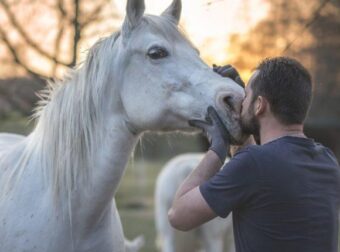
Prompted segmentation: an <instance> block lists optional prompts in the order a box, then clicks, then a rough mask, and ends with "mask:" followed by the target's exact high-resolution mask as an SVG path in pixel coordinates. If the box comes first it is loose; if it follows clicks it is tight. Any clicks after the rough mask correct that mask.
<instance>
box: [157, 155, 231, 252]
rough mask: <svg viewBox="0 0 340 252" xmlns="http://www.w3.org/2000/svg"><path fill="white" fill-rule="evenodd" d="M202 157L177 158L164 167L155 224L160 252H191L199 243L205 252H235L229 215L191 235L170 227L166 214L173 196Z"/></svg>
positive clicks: (160, 175)
mask: <svg viewBox="0 0 340 252" xmlns="http://www.w3.org/2000/svg"><path fill="white" fill-rule="evenodd" d="M203 156H204V154H201V153H190V154H182V155H179V156H176V157H174V158H172V159H171V160H169V161H168V162H167V163H166V165H165V166H164V168H163V169H162V171H161V173H160V174H159V176H158V177H157V181H156V190H155V207H156V211H155V220H156V229H157V234H158V243H159V246H160V247H161V251H162V252H185V251H194V250H193V249H194V248H195V247H196V246H195V245H197V243H201V246H202V248H203V249H204V252H223V251H226V252H232V251H235V248H234V242H233V237H232V218H231V215H229V216H228V217H227V218H226V219H223V218H220V217H217V218H215V219H213V220H211V221H209V222H207V223H205V224H203V225H202V226H201V227H199V228H197V229H195V230H193V231H190V232H180V231H177V230H175V229H174V228H172V227H171V225H170V224H169V221H168V211H169V209H170V207H171V204H172V201H173V198H174V196H175V193H176V191H177V189H178V187H179V186H180V184H181V183H182V182H183V181H184V179H185V178H186V177H187V176H188V175H189V174H190V173H191V172H192V170H193V169H194V168H195V167H197V165H198V164H199V162H200V161H201V159H202V158H203ZM199 241H200V242H199ZM226 241H227V242H226ZM191 243H192V244H191ZM226 243H229V244H228V245H227V246H228V247H227V248H226V247H224V245H225V244H226Z"/></svg>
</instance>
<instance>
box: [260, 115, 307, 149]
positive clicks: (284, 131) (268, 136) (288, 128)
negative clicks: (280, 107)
mask: <svg viewBox="0 0 340 252" xmlns="http://www.w3.org/2000/svg"><path fill="white" fill-rule="evenodd" d="M260 125H261V126H260V139H261V144H265V143H268V142H271V141H273V140H275V139H278V138H280V137H284V136H294V137H303V138H305V137H306V136H305V134H304V133H303V125H302V124H291V125H284V124H282V123H280V122H279V121H277V120H276V119H275V118H268V119H265V120H262V121H261V122H260Z"/></svg>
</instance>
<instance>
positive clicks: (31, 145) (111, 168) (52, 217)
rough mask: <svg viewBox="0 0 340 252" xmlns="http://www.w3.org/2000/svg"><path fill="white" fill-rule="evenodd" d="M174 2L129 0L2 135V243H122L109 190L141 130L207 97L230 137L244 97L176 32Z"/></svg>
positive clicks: (102, 249)
mask: <svg viewBox="0 0 340 252" xmlns="http://www.w3.org/2000/svg"><path fill="white" fill-rule="evenodd" d="M180 11H181V2H180V0H174V1H173V2H172V4H171V5H170V6H169V7H168V8H167V9H166V10H165V12H164V13H163V14H162V15H161V16H151V15H147V16H144V1H142V0H128V2H127V15H126V18H125V20H124V23H123V27H122V29H121V31H120V32H118V33H115V34H113V35H112V36H110V37H108V38H105V39H102V40H101V41H100V42H98V43H97V44H96V45H95V46H93V47H92V48H91V50H90V51H89V55H88V57H87V59H86V61H85V62H84V64H83V65H82V66H81V67H80V68H79V69H77V70H75V71H74V72H73V73H71V74H70V75H69V76H68V77H67V78H66V79H65V80H64V81H63V82H61V83H54V84H53V85H52V86H53V87H52V88H51V89H50V90H49V91H48V92H45V94H43V97H44V100H43V101H42V103H41V104H40V107H39V109H38V110H37V125H36V127H35V129H34V130H33V132H32V133H31V134H30V135H29V136H27V137H22V136H14V135H2V136H0V139H1V141H0V146H1V147H0V148H1V149H0V188H1V191H0V251H1V252H18V251H34V252H46V251H49V252H60V251H65V252H69V251H79V252H86V251H99V252H112V251H115V252H116V251H119V252H120V251H125V247H124V235H123V231H122V225H121V222H120V219H119V215H118V212H117V208H116V206H115V203H114V196H115V193H116V191H117V187H118V185H119V182H120V180H121V177H122V175H123V173H124V169H125V166H126V164H127V161H128V159H129V156H130V155H131V152H132V151H133V149H134V147H135V145H136V143H137V141H138V139H139V137H140V136H141V135H142V134H143V132H145V131H148V130H157V131H170V130H186V131H189V130H193V129H192V128H190V126H189V125H188V120H190V119H204V118H205V115H206V111H207V108H208V106H213V107H215V109H216V110H217V111H218V112H219V114H220V115H221V117H222V118H223V121H224V123H226V124H227V125H228V128H229V131H230V132H231V134H232V135H233V137H234V139H241V137H242V134H241V131H240V127H239V123H238V121H237V120H236V119H237V115H238V113H239V110H240V106H241V101H242V99H243V96H244V91H243V89H242V88H241V87H240V86H238V85H237V84H236V83H235V82H233V81H232V80H231V79H226V78H222V77H220V76H219V75H218V74H216V73H214V72H213V71H212V70H211V69H210V67H209V66H207V65H206V64H205V63H203V61H202V60H201V59H200V58H199V55H198V51H197V50H196V49H195V48H193V46H192V45H191V44H190V43H189V42H188V40H187V39H185V37H184V36H183V35H182V34H181V33H180V32H179V30H178V28H177V23H178V20H179V17H180Z"/></svg>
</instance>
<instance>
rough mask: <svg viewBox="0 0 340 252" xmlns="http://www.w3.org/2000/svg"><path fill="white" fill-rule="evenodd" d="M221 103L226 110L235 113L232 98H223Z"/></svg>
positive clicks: (229, 96)
mask: <svg viewBox="0 0 340 252" xmlns="http://www.w3.org/2000/svg"><path fill="white" fill-rule="evenodd" d="M223 103H224V105H225V106H226V107H227V108H228V109H230V110H231V111H235V107H234V97H233V96H231V95H228V96H226V97H224V98H223Z"/></svg>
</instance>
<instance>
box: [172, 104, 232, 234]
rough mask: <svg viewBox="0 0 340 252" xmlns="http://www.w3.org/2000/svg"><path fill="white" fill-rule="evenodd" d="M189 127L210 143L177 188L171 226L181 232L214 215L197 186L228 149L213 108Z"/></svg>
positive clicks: (225, 134) (218, 165) (225, 132)
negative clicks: (195, 128) (201, 158)
mask: <svg viewBox="0 0 340 252" xmlns="http://www.w3.org/2000/svg"><path fill="white" fill-rule="evenodd" d="M189 123H190V125H192V126H194V127H198V128H201V129H203V131H204V133H205V134H206V135H207V137H208V139H209V141H210V148H209V151H208V152H207V154H206V155H205V156H204V158H203V160H202V161H201V162H200V163H199V165H198V167H196V169H194V170H193V172H192V173H191V174H190V175H189V176H188V177H187V178H186V179H185V180H184V182H183V183H182V185H181V186H180V188H179V189H178V191H177V193H176V195H175V199H174V201H173V205H172V208H171V209H170V211H169V221H170V223H171V225H172V226H173V227H175V228H177V229H180V230H182V231H185V230H190V229H193V228H195V227H197V226H199V225H201V224H203V223H205V222H207V221H209V220H211V219H212V218H214V217H216V214H215V213H214V212H213V210H212V209H211V208H210V207H209V206H208V204H207V202H206V201H205V199H204V198H203V196H202V194H201V192H200V190H199V186H200V185H201V184H202V183H203V182H205V181H206V180H208V179H210V178H211V177H212V176H213V175H215V174H216V173H217V172H218V171H219V170H220V168H221V166H222V164H223V163H224V160H225V158H226V155H227V152H228V150H229V138H230V136H229V132H228V130H227V129H226V127H225V126H224V124H223V122H222V120H221V119H220V118H219V116H218V114H217V112H216V111H215V109H214V108H212V107H209V108H208V111H207V116H206V121H201V120H192V121H190V122H189Z"/></svg>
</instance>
